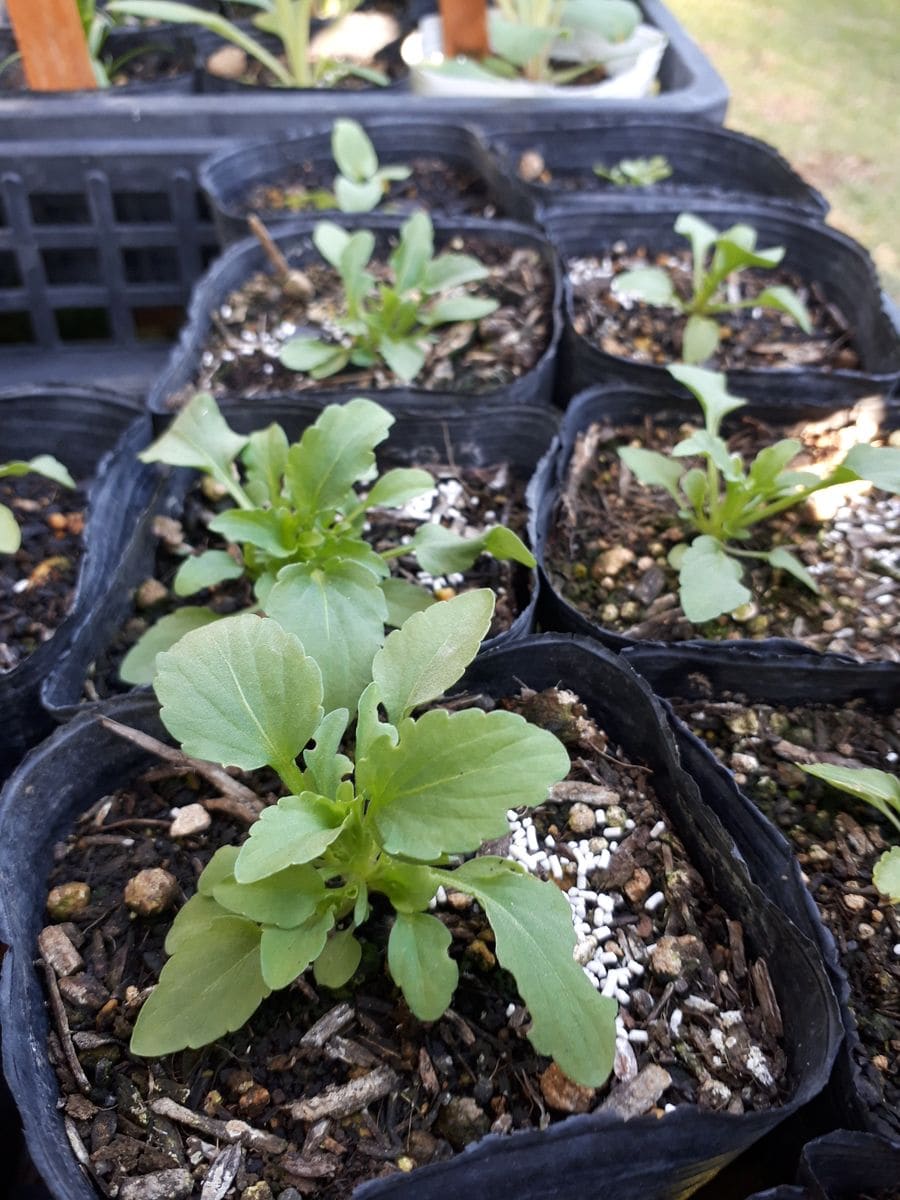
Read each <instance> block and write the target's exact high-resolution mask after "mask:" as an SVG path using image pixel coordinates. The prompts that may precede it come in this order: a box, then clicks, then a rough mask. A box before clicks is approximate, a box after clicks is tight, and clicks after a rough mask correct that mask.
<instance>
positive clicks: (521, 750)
mask: <svg viewBox="0 0 900 1200" xmlns="http://www.w3.org/2000/svg"><path fill="white" fill-rule="evenodd" d="M432 611H434V610H432ZM429 615H430V613H424V614H423V616H422V617H421V618H418V619H420V620H421V619H427V617H428V616H429ZM414 619H416V618H414ZM401 632H402V631H401ZM392 636H394V635H392ZM424 690H426V689H423V691H424ZM428 690H430V689H428ZM411 698H412V697H410V699H411ZM396 703H398V702H395V704H396ZM399 703H402V700H401V701H399ZM399 734H400V739H399V741H398V743H397V745H396V746H391V745H390V744H389V742H388V740H387V739H385V738H382V739H379V740H378V741H376V742H374V744H373V745H372V746H371V747H370V748H369V751H368V753H367V755H366V757H365V759H363V760H362V762H360V763H358V764H357V785H358V786H359V788H360V790H361V791H364V792H365V793H366V794H367V795H368V796H369V797H370V805H369V809H368V813H367V820H369V819H371V821H372V822H373V823H374V825H375V827H376V829H377V830H378V835H379V838H380V840H381V843H382V845H383V846H384V849H385V850H386V851H387V852H388V853H389V854H403V855H406V856H407V857H409V858H414V859H419V860H422V861H431V860H434V859H436V858H438V857H439V856H440V855H441V854H445V853H446V854H461V853H465V852H467V851H471V850H477V849H478V848H479V847H480V846H481V843H482V842H484V841H487V840H488V839H490V838H496V837H502V836H503V834H504V833H505V832H506V829H507V823H506V810H507V809H508V808H509V807H510V805H512V804H515V805H516V806H519V805H533V804H540V803H542V802H543V801H544V800H546V798H547V792H548V790H549V788H550V786H551V785H552V784H554V783H557V782H559V780H560V779H564V778H565V776H566V773H567V772H568V769H569V757H568V755H567V753H566V751H565V748H564V747H563V745H562V743H561V742H560V741H559V740H558V739H557V738H556V737H554V736H553V734H551V733H547V732H545V731H544V730H543V729H537V728H536V727H535V726H533V725H529V724H528V722H527V721H525V720H524V719H523V718H522V717H520V716H518V714H516V713H509V712H491V713H485V712H482V711H481V710H480V709H469V710H466V711H463V712H457V713H448V712H446V711H444V710H442V709H437V710H434V711H431V712H427V713H425V714H424V716H422V717H420V718H419V719H418V721H411V720H409V719H408V718H407V719H406V720H405V721H403V722H402V723H401V725H400V728H399Z"/></svg>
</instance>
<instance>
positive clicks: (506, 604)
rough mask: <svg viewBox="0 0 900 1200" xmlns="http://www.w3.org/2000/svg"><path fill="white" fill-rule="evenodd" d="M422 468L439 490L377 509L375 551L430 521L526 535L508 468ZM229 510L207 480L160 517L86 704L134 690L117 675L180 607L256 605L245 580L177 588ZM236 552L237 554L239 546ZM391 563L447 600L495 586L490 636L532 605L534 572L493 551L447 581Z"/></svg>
mask: <svg viewBox="0 0 900 1200" xmlns="http://www.w3.org/2000/svg"><path fill="white" fill-rule="evenodd" d="M423 465H425V466H426V468H427V469H428V470H429V471H431V472H432V474H433V475H434V476H435V479H436V481H437V486H436V488H435V490H434V491H433V492H432V493H430V494H429V495H428V496H425V497H422V498H421V499H420V500H418V501H413V502H412V503H411V504H409V505H406V506H405V507H404V508H401V509H382V510H378V511H375V512H373V514H372V519H371V520H370V522H369V525H370V528H369V529H368V530H367V531H366V539H367V540H368V541H369V542H370V543H371V544H372V545H373V546H374V547H375V548H376V549H377V550H385V549H387V548H388V547H390V546H396V545H398V544H399V542H400V540H401V539H402V538H410V537H411V536H412V535H413V534H414V533H415V531H416V529H417V528H418V527H419V525H421V524H422V523H423V522H424V521H426V520H428V521H434V522H437V523H439V524H441V525H443V526H444V527H445V528H447V529H450V530H452V531H453V532H454V533H457V534H459V535H460V536H461V537H477V536H478V534H480V533H481V532H482V531H483V530H484V529H485V527H487V526H489V525H506V526H508V527H509V528H510V529H512V530H513V531H514V532H516V533H518V534H519V536H520V537H522V538H525V537H526V531H525V525H526V523H527V512H526V507H525V485H524V483H523V481H522V480H521V479H516V478H514V477H513V476H512V474H511V473H510V470H509V468H508V467H507V466H506V465H504V464H497V465H493V466H489V467H459V466H457V465H455V464H454V465H452V466H448V465H443V464H437V463H432V462H429V463H426V464H423ZM228 507H230V501H228V500H227V498H226V499H224V500H223V497H222V490H221V488H220V487H219V485H218V484H216V483H215V481H212V480H209V479H202V480H198V481H197V482H195V483H194V484H193V486H192V487H191V488H190V489H189V491H188V493H187V495H186V497H185V502H184V507H183V511H182V514H181V518H180V520H179V519H175V518H172V517H168V516H160V517H157V518H156V520H155V521H154V523H153V529H152V532H153V535H154V537H155V538H156V541H157V546H156V558H155V563H154V568H153V575H152V576H150V577H149V578H148V579H146V580H144V581H143V582H142V583H141V584H140V586H139V587H138V588H136V589H135V592H134V595H133V611H132V615H131V616H130V617H128V618H127V619H126V621H125V622H124V624H123V625H122V627H121V629H120V630H119V631H118V633H117V634H116V636H115V638H114V639H113V640H112V642H110V644H109V645H108V646H107V647H106V648H105V649H104V650H103V651H102V653H101V654H100V655H99V656H98V658H97V659H96V660H95V662H94V663H93V664H92V666H91V668H90V670H89V672H88V675H87V677H86V679H85V683H84V695H85V698H86V699H88V700H97V699H105V698H106V697H108V696H112V695H115V694H116V693H118V692H123V691H128V690H129V688H128V685H126V684H124V683H123V682H122V681H121V680H120V678H119V667H120V666H121V663H122V659H123V658H124V657H125V655H126V654H127V652H128V651H129V649H130V648H131V647H132V646H133V645H134V643H135V642H136V641H137V640H138V638H139V637H140V636H141V634H143V633H144V632H145V631H146V629H147V628H148V626H149V625H152V624H155V623H156V622H157V621H158V620H160V618H162V617H164V616H166V615H167V614H168V613H170V612H174V610H175V609H176V608H179V607H181V605H183V604H185V603H188V604H195V605H207V606H209V607H210V608H212V609H213V610H214V611H215V612H219V613H222V615H223V616H224V615H228V614H230V613H234V612H239V611H241V610H242V609H244V608H247V607H249V606H251V605H252V604H253V602H254V601H253V592H252V588H251V586H250V584H249V581H248V580H247V579H236V580H229V581H226V582H224V583H221V584H219V585H217V586H216V587H214V588H207V589H204V590H203V591H201V592H198V593H197V594H196V595H194V596H189V597H186V598H184V597H178V596H176V595H175V593H174V592H173V590H172V583H173V580H174V578H175V573H176V572H177V570H178V568H179V567H180V566H181V564H182V563H183V562H184V559H185V556H186V555H187V554H190V553H191V552H193V553H202V552H203V551H204V550H224V549H226V548H227V547H228V543H227V542H225V541H224V540H223V539H222V538H221V537H220V536H219V535H217V534H214V533H212V532H210V530H209V528H208V524H209V521H210V520H211V519H212V517H213V515H214V514H215V513H216V512H218V511H221V510H223V509H226V508H228ZM233 552H234V553H237V552H238V551H237V548H236V547H235V548H234V549H233ZM390 566H391V573H392V574H393V575H395V576H397V577H398V578H402V579H407V580H409V581H410V582H413V583H418V584H420V585H421V586H422V587H423V588H425V589H426V590H427V591H429V592H431V593H433V594H435V595H437V596H439V597H440V598H442V599H449V598H450V596H451V595H453V594H455V593H456V592H457V591H468V590H469V589H471V588H479V587H489V588H491V590H492V591H493V592H494V594H495V596H496V606H495V609H494V616H493V618H492V621H491V628H490V630H489V633H488V636H489V637H494V636H496V635H497V634H499V633H503V632H504V631H505V630H507V629H509V627H510V625H512V623H513V621H514V620H515V619H516V617H517V616H518V615H519V613H520V612H522V611H523V610H524V609H525V608H526V607H527V605H528V603H529V600H530V594H531V584H532V576H531V572H530V571H528V570H527V568H525V567H523V566H520V565H519V564H517V563H508V562H500V561H498V560H497V559H496V558H493V557H492V556H491V555H487V554H483V555H481V557H480V558H479V559H478V560H477V561H476V562H475V563H474V564H473V565H472V567H471V568H470V569H469V570H468V571H466V572H465V573H464V574H453V575H450V576H448V577H445V576H438V577H433V576H431V575H429V574H428V573H427V572H425V571H422V570H421V569H420V568H419V566H418V562H417V560H416V559H415V557H414V556H407V555H403V556H400V557H399V558H395V559H393V560H391V563H390Z"/></svg>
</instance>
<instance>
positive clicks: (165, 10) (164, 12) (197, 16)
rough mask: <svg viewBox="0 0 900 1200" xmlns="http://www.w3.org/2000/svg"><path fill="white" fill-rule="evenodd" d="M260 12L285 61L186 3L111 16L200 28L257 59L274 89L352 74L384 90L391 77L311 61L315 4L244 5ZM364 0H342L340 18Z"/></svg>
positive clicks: (127, 0) (262, 26)
mask: <svg viewBox="0 0 900 1200" xmlns="http://www.w3.org/2000/svg"><path fill="white" fill-rule="evenodd" d="M244 2H245V3H249V4H252V5H254V7H256V8H258V9H259V10H260V13H259V16H257V17H254V19H253V24H254V25H255V26H256V28H257V29H258V30H259V31H260V33H262V34H268V35H270V36H271V37H274V38H276V39H277V40H278V42H279V43H280V44H281V51H282V54H283V55H284V61H282V59H281V58H280V57H279V56H278V55H277V54H273V53H271V51H270V50H268V49H267V48H266V45H265V42H264V41H262V40H260V39H259V38H256V37H253V35H252V34H249V33H246V32H245V31H244V30H243V29H241V27H240V26H239V25H236V24H235V23H234V22H233V21H229V20H228V19H227V17H223V16H220V15H219V14H218V13H211V12H206V11H205V10H204V9H202V8H196V7H195V6H194V5H193V4H186V3H183V2H182V0H112V2H111V3H110V4H108V5H107V11H108V12H110V13H122V14H123V15H125V16H132V17H142V18H149V19H152V20H157V21H172V22H174V23H175V24H183V25H199V26H201V27H202V28H203V29H208V30H209V31H210V32H211V33H214V34H216V35H217V36H218V37H220V38H222V39H223V40H224V41H226V42H230V43H231V44H232V45H233V46H237V47H239V49H241V50H243V51H244V53H245V54H247V55H248V56H249V57H250V58H253V59H255V60H256V61H257V62H258V63H259V64H260V66H262V67H264V68H265V69H266V70H267V71H268V72H269V73H270V74H271V75H272V77H273V79H274V80H275V86H277V87H288V88H312V87H331V86H332V85H334V84H336V83H339V82H340V81H341V79H344V78H346V77H347V76H348V75H355V76H357V77H358V78H360V79H364V80H366V82H368V83H373V84H378V85H381V86H384V85H386V84H387V83H388V78H387V76H386V75H384V74H383V73H382V72H381V71H374V70H372V69H370V68H369V67H363V66H360V65H359V64H357V63H352V62H346V61H344V60H338V59H334V58H328V57H322V58H316V59H313V58H312V57H311V56H310V24H311V22H312V19H313V16H314V12H315V5H314V3H313V0H244ZM358 3H359V0H343V2H342V3H341V5H340V16H345V15H346V14H347V13H349V12H352V11H353V9H354V8H356V7H357V5H358Z"/></svg>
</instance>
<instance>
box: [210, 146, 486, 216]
mask: <svg viewBox="0 0 900 1200" xmlns="http://www.w3.org/2000/svg"><path fill="white" fill-rule="evenodd" d="M395 158H396V161H395ZM381 165H382V166H388V165H390V166H405V167H409V168H410V170H411V171H412V174H411V175H410V177H409V178H408V179H401V180H392V181H390V182H389V183H388V184H387V191H386V192H385V195H384V199H383V200H382V201H381V203H380V204H379V205H378V208H377V210H376V211H378V212H385V213H390V212H406V211H409V210H411V209H413V208H415V207H419V208H425V209H427V210H428V212H431V213H456V214H459V213H464V214H465V215H466V216H473V217H495V216H502V215H503V211H502V209H501V208H500V207H499V206H498V205H497V204H495V203H494V202H493V200H492V198H491V196H490V193H489V190H488V185H487V183H486V182H485V180H484V179H483V178H482V176H481V175H479V174H478V172H477V171H475V170H473V168H471V167H469V166H468V165H466V164H465V163H463V162H447V161H446V160H445V159H442V158H440V157H438V156H436V155H434V156H432V155H417V156H416V157H415V158H411V159H403V160H401V159H400V158H399V157H396V156H390V155H389V156H388V157H387V158H386V159H385V161H384V162H383V163H381ZM336 169H337V168H336V167H335V165H334V163H333V162H332V161H331V159H330V158H329V159H308V160H307V161H306V162H303V163H299V164H297V165H296V166H292V167H291V168H290V170H288V171H285V172H284V174H283V175H282V176H281V177H280V178H279V179H278V180H277V181H276V182H275V183H258V184H256V185H255V186H254V187H253V189H252V190H251V191H250V192H249V193H248V194H247V195H246V196H245V197H242V198H241V199H240V200H238V201H237V202H236V203H232V204H230V205H229V208H231V209H240V210H242V211H243V212H244V213H248V212H255V213H258V214H259V216H261V217H262V219H263V220H266V219H267V218H268V217H271V216H272V215H274V214H283V213H309V212H313V213H314V212H316V211H317V210H324V209H334V208H336V207H337V205H336V202H335V201H334V200H333V199H332V200H331V201H330V202H329V201H328V200H324V199H319V198H318V197H317V196H316V195H315V193H317V192H323V191H324V192H328V193H330V192H331V189H332V187H333V186H334V177H335V172H336Z"/></svg>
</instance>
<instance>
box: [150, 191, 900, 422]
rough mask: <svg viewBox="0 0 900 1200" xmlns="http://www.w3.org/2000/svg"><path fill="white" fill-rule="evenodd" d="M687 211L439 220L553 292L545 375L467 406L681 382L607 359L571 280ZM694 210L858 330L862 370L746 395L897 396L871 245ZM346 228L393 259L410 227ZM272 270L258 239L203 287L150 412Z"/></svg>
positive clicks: (665, 200)
mask: <svg viewBox="0 0 900 1200" xmlns="http://www.w3.org/2000/svg"><path fill="white" fill-rule="evenodd" d="M683 208H684V198H682V197H672V196H666V197H647V198H644V199H641V200H638V199H635V200H634V201H632V203H630V204H627V205H626V204H623V205H621V206H620V207H618V208H616V209H613V208H612V206H599V207H595V208H590V207H589V206H588V205H587V203H586V204H585V208H584V210H583V211H581V210H579V211H577V212H575V211H568V212H563V211H560V212H551V213H550V214H549V215H548V216H547V217H546V219H545V224H546V227H547V230H548V235H547V236H546V237H545V236H544V235H543V234H542V233H541V232H540V231H539V230H538V229H536V228H534V227H530V228H529V227H528V226H525V225H522V224H516V223H514V222H510V221H500V220H485V219H483V218H476V217H469V218H464V217H458V218H455V219H436V220H435V221H434V228H435V242H436V246H437V248H438V249H440V248H442V247H443V246H445V245H446V244H447V243H448V242H449V241H450V240H451V239H453V238H454V237H457V236H469V237H480V238H483V239H485V240H486V241H488V242H491V243H496V244H498V245H500V246H503V247H509V248H510V249H513V248H516V247H526V246H527V247H532V248H534V249H535V250H537V252H538V253H539V254H540V256H541V259H542V261H543V262H544V264H545V265H546V267H547V268H548V269H549V270H550V272H551V273H552V278H553V281H554V307H553V329H552V335H551V337H550V339H549V343H548V345H547V347H546V349H545V350H544V352H543V354H542V355H541V357H540V359H539V360H538V363H537V365H536V366H535V367H534V368H533V369H532V371H531V372H529V373H528V374H526V375H524V376H522V377H520V378H519V379H517V380H515V381H514V382H513V383H512V384H509V385H507V386H506V387H500V388H495V389H492V390H490V391H486V392H482V393H480V394H477V395H462V394H460V395H458V396H457V397H456V398H457V401H458V402H459V403H460V404H462V405H466V406H469V407H471V408H473V409H474V408H482V407H484V406H485V405H488V404H494V403H496V402H506V403H550V402H552V401H553V400H555V401H556V403H557V404H558V405H560V406H562V407H564V406H565V405H566V403H567V402H568V401H569V400H570V399H571V397H572V396H574V395H575V394H576V392H578V391H580V390H581V389H582V388H584V387H585V386H589V384H593V383H599V382H612V381H616V380H618V381H621V382H623V383H628V384H638V385H649V386H650V387H655V388H665V387H666V386H667V385H668V384H669V381H670V377H669V375H668V373H667V372H666V370H665V368H664V367H662V366H655V365H643V364H638V363H635V362H634V361H632V360H630V359H628V358H626V357H622V356H614V355H610V354H605V353H602V352H601V351H600V350H598V349H597V348H596V347H595V346H594V345H593V344H592V343H591V342H590V341H588V339H586V338H585V337H583V336H582V335H581V334H579V333H578V332H577V331H576V327H575V318H576V314H575V303H574V296H573V289H572V287H571V285H570V284H569V283H568V281H566V280H565V279H564V269H563V268H564V263H565V261H566V260H567V259H568V257H569V256H571V255H577V254H582V253H585V252H590V253H594V254H601V253H603V252H604V251H605V250H608V249H609V248H610V247H611V246H612V245H613V243H616V242H619V241H625V242H629V241H630V242H631V243H632V244H634V245H641V244H647V245H650V246H659V247H660V248H663V247H671V246H673V245H674V244H676V243H677V242H678V240H679V239H678V238H677V235H675V233H674V231H673V228H672V227H673V225H674V223H675V220H676V217H677V216H678V213H679V212H681V211H682V210H683ZM691 211H693V212H695V213H696V214H698V215H700V216H702V217H703V218H704V219H706V220H708V221H710V222H712V223H713V224H716V225H717V226H719V227H724V226H727V225H731V224H733V223H735V222H737V221H746V222H749V223H751V224H752V225H753V226H754V227H755V228H756V229H757V230H758V231H759V235H760V239H761V240H762V241H763V242H765V243H766V244H772V243H780V244H783V245H784V246H785V247H786V254H785V260H784V261H785V265H786V267H787V268H788V269H790V270H792V271H795V272H796V273H798V274H799V275H800V276H801V277H804V278H806V279H808V280H810V281H813V280H819V281H823V282H824V284H825V291H826V295H827V296H828V299H829V301H830V302H831V304H833V305H834V306H835V307H836V308H838V309H839V310H840V312H841V313H842V314H843V315H844V317H845V319H847V320H848V322H849V327H850V330H851V333H852V338H853V342H854V344H855V346H856V349H857V351H858V353H859V356H860V360H861V366H860V368H859V369H853V370H849V369H834V370H828V369H825V368H821V367H818V368H803V367H793V368H786V369H774V368H763V367H760V368H751V369H746V370H742V371H735V372H732V373H730V379H731V381H732V386H733V389H734V390H735V391H736V392H737V394H739V395H742V396H746V397H750V398H753V399H755V398H759V397H761V396H766V395H771V394H772V390H773V388H778V389H780V390H781V391H783V390H784V389H786V388H791V390H792V391H793V392H795V393H796V394H804V393H805V394H806V395H809V396H810V397H815V395H817V394H818V393H819V392H821V391H823V390H824V391H826V392H828V391H830V390H833V389H836V388H840V389H841V391H842V393H843V394H844V395H846V396H848V397H849V396H860V395H866V394H868V393H870V392H872V391H890V390H891V389H892V388H894V387H895V386H896V384H897V381H898V380H900V333H898V329H897V328H896V326H895V324H894V320H893V318H892V315H891V313H890V311H889V309H888V306H887V302H886V300H885V299H884V297H883V296H882V294H881V293H880V291H879V287H878V282H877V277H876V274H875V270H874V267H873V265H872V262H871V259H870V258H869V256H868V255H867V254H866V252H865V250H863V248H862V247H861V246H859V245H858V244H857V243H855V242H854V241H853V240H852V239H850V238H848V237H846V236H845V235H844V234H841V233H839V232H838V231H837V230H834V229H831V228H830V227H828V226H826V225H823V224H822V223H821V222H819V221H818V220H816V219H815V218H814V217H812V216H810V215H807V214H803V213H801V212H799V211H798V212H796V213H794V212H790V211H788V210H786V208H785V207H783V206H780V205H773V204H768V203H766V202H764V201H762V200H759V201H755V200H749V199H744V200H737V199H733V200H726V199H721V198H713V197H709V196H698V197H694V198H692V199H691ZM335 220H336V221H337V223H339V224H341V225H343V226H344V227H345V228H348V229H358V228H366V229H371V230H372V231H373V232H374V233H375V234H376V238H377V241H378V244H379V246H380V247H381V249H382V250H384V249H385V248H386V247H387V245H388V244H389V243H390V241H391V240H392V239H393V238H396V236H397V233H398V230H399V226H400V224H401V219H400V218H397V217H391V216H387V215H383V214H363V215H353V216H348V215H340V214H339V215H337V216H336V217H335ZM315 224H316V222H315V220H313V219H312V218H295V219H294V220H292V221H291V222H289V223H286V224H285V225H284V226H279V227H278V228H277V229H276V230H275V232H274V235H273V237H274V240H275V242H276V243H277V245H278V247H279V248H280V249H281V251H282V252H283V254H284V255H285V257H286V258H287V260H288V262H289V263H290V264H291V265H299V266H302V265H303V264H304V263H308V262H318V261H319V254H318V251H317V250H315V248H314V246H313V244H312V231H313V228H314V227H315ZM267 266H268V263H267V258H266V254H265V252H264V250H263V248H262V247H261V246H260V244H259V243H258V242H257V241H256V240H255V239H247V240H244V241H241V242H238V243H237V244H235V245H233V246H230V247H229V248H228V249H227V250H226V251H225V252H224V254H223V255H222V256H221V257H220V258H219V259H218V260H216V262H215V263H214V264H213V265H212V267H211V268H210V269H209V270H208V271H207V273H206V275H205V276H203V277H202V278H201V279H200V280H199V281H198V283H197V284H196V286H195V288H194V291H193V295H192V299H191V303H190V307H189V310H188V319H187V322H186V325H185V326H184V328H183V330H182V334H181V338H180V340H179V342H178V343H177V344H176V346H175V347H174V349H173V351H172V353H171V355H170V358H169V362H168V365H167V367H166V368H165V369H164V371H163V372H162V373H161V375H160V376H159V377H158V378H157V379H156V381H155V382H154V384H153V386H152V388H151V389H150V392H149V395H148V404H149V407H150V410H151V412H154V413H157V414H168V413H170V412H171V411H172V408H173V406H175V405H177V403H178V402H179V400H178V397H179V395H183V389H185V388H186V387H188V386H189V385H190V384H191V382H192V381H193V380H194V379H195V378H196V376H197V372H198V368H199V365H200V360H201V356H202V353H203V348H204V345H205V342H206V339H207V337H208V334H209V332H210V330H211V328H212V325H213V313H214V312H215V311H216V310H218V308H219V307H220V306H221V305H222V304H223V303H225V301H226V300H227V299H228V297H229V296H230V295H231V294H232V293H233V292H234V291H235V290H237V289H239V288H240V287H241V286H242V285H243V284H244V283H245V282H246V281H247V280H248V279H249V278H250V277H251V276H253V275H254V274H255V273H256V272H259V271H263V270H266V269H267ZM557 351H558V352H557ZM298 394H300V393H299V391H298ZM410 394H411V395H413V396H415V397H416V399H417V400H422V401H427V400H428V399H429V395H430V393H428V391H427V390H424V389H417V388H415V387H413V388H411V389H410ZM217 399H219V401H220V403H223V404H225V405H226V406H229V407H230V406H232V405H233V404H234V403H246V402H251V401H245V400H243V399H241V398H240V397H236V396H232V397H229V396H227V395H225V396H218V397H217Z"/></svg>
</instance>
